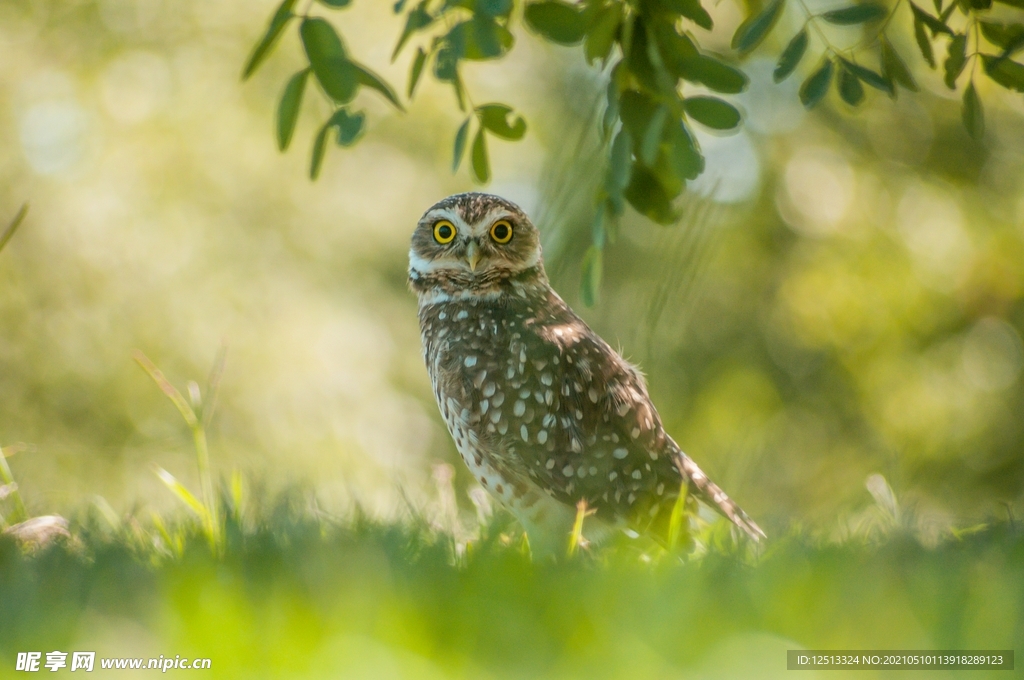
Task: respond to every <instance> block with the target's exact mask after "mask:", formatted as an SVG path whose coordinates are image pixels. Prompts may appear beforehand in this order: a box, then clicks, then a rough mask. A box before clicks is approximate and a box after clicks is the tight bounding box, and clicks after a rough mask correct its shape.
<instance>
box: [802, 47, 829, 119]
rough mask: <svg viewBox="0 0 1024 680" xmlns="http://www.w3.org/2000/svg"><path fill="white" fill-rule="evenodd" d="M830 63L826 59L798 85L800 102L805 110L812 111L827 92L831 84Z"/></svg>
mask: <svg viewBox="0 0 1024 680" xmlns="http://www.w3.org/2000/svg"><path fill="white" fill-rule="evenodd" d="M832 71H833V65H832V62H831V61H830V60H828V59H826V60H825V61H824V62H823V63H822V65H821V66H819V67H818V69H817V70H816V71H815V72H814V73H812V74H811V75H810V76H808V78H807V80H805V81H804V82H803V84H802V85H800V102H801V103H802V104H803V105H804V108H806V109H813V108H814V107H815V106H816V105H817V104H818V102H820V101H821V100H822V99H823V98H824V97H825V94H826V93H827V92H828V86H829V85H830V84H831V82H832Z"/></svg>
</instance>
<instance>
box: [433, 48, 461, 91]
mask: <svg viewBox="0 0 1024 680" xmlns="http://www.w3.org/2000/svg"><path fill="white" fill-rule="evenodd" d="M458 67H459V58H458V56H457V55H456V54H455V50H453V49H451V48H450V47H442V48H441V49H440V50H438V51H437V56H436V57H434V77H435V78H437V79H438V80H440V81H441V82H443V83H454V82H456V81H457V80H458V78H459V70H458Z"/></svg>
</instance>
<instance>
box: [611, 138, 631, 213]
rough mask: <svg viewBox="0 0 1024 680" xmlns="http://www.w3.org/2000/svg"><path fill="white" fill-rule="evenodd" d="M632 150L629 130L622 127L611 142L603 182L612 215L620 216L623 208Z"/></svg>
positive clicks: (629, 174)
mask: <svg viewBox="0 0 1024 680" xmlns="http://www.w3.org/2000/svg"><path fill="white" fill-rule="evenodd" d="M632 149H633V140H632V138H631V137H630V134H629V130H628V129H626V127H625V126H623V127H622V128H621V129H620V130H619V133H618V134H617V135H615V139H614V140H613V141H612V148H611V153H610V155H609V162H608V176H607V178H606V180H605V190H607V192H608V200H609V202H610V203H611V208H612V214H613V215H621V214H622V211H623V209H624V208H625V205H624V201H625V197H624V195H623V192H624V191H625V190H626V187H627V186H629V178H630V176H631V174H632V165H631V163H630V156H631V152H632Z"/></svg>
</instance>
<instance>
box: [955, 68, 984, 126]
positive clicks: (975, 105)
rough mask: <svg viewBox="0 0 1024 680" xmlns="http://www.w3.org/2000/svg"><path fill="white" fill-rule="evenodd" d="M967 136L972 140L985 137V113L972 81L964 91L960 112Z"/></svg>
mask: <svg viewBox="0 0 1024 680" xmlns="http://www.w3.org/2000/svg"><path fill="white" fill-rule="evenodd" d="M960 112H961V115H962V117H963V120H964V127H965V128H967V134H969V135H970V136H971V137H973V138H974V139H981V138H982V137H984V136H985V111H984V110H983V109H982V108H981V99H979V98H978V93H977V92H976V91H975V89H974V81H971V82H970V83H968V84H967V87H966V88H965V89H964V99H963V106H962V108H961V110H960Z"/></svg>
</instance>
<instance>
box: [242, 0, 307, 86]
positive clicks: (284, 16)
mask: <svg viewBox="0 0 1024 680" xmlns="http://www.w3.org/2000/svg"><path fill="white" fill-rule="evenodd" d="M294 7H295V0H284V2H282V3H281V4H280V5H278V7H277V11H276V12H274V16H273V17H272V18H271V19H270V25H269V26H267V31H266V33H264V34H263V37H262V38H261V39H260V41H259V42H258V43H256V47H255V48H253V51H252V54H250V55H249V60H248V61H247V62H245V69H244V70H243V71H242V80H245V79H247V78H248V77H249V76H251V75H252V74H253V73H255V71H256V69H257V68H259V66H260V64H262V63H263V60H264V59H266V58H267V57H268V56H270V52H271V50H273V49H274V45H276V44H277V41H278V39H279V38H280V37H281V32H282V31H283V30H284V27H285V26H286V25H287V24H288V21H289V20H290V19H291V18H292V17H293V16H295V15H294V14H292V9H293V8H294Z"/></svg>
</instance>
